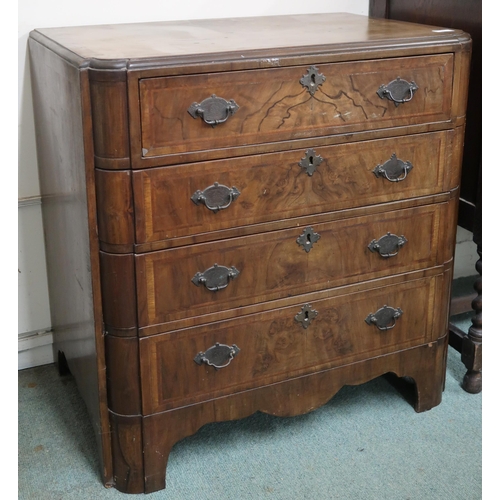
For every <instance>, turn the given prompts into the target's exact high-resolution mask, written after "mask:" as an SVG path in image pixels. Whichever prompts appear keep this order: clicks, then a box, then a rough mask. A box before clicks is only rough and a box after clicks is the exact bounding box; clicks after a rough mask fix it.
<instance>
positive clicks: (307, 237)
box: [306, 233, 312, 245]
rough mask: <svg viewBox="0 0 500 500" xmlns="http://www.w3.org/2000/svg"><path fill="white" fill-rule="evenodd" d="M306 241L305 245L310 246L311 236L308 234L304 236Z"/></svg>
mask: <svg viewBox="0 0 500 500" xmlns="http://www.w3.org/2000/svg"><path fill="white" fill-rule="evenodd" d="M306 239H307V241H306V245H311V244H312V243H311V235H310V234H309V233H307V234H306Z"/></svg>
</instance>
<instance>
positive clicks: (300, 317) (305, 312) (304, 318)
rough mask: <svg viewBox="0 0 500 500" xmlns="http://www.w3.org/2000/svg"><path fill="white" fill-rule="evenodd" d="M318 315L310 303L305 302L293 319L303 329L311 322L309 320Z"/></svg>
mask: <svg viewBox="0 0 500 500" xmlns="http://www.w3.org/2000/svg"><path fill="white" fill-rule="evenodd" d="M317 315H318V311H315V310H314V309H313V308H312V307H311V306H310V304H305V305H303V306H302V309H301V310H300V312H299V313H297V314H296V315H295V321H297V323H300V324H301V325H302V326H303V327H304V329H307V328H308V327H309V325H310V324H311V321H312V320H313V319H314V318H315V317H316V316H317Z"/></svg>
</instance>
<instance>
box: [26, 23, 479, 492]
mask: <svg viewBox="0 0 500 500" xmlns="http://www.w3.org/2000/svg"><path fill="white" fill-rule="evenodd" d="M29 43H30V54H31V70H32V78H33V92H34V102H35V112H36V113H35V114H36V128H37V143H38V151H39V163H40V176H41V177H40V182H41V186H42V190H43V199H44V205H43V206H44V225H45V234H46V241H47V258H48V271H49V282H50V290H51V307H52V320H53V324H54V327H55V342H56V349H57V350H58V351H59V352H60V359H61V363H62V362H66V363H67V364H68V366H69V368H70V370H71V372H72V373H73V375H74V376H75V378H76V380H77V383H78V385H79V387H80V389H81V392H82V394H83V396H84V398H85V400H86V402H87V404H88V407H89V411H90V414H91V416H92V419H93V422H94V425H95V429H96V433H97V435H98V440H99V444H100V454H101V459H102V471H103V479H104V482H105V483H106V484H107V485H113V486H115V487H116V488H118V489H119V490H121V491H125V492H142V491H146V492H151V491H155V490H158V489H161V488H163V487H164V484H165V470H166V464H167V458H168V454H169V451H170V449H171V447H172V446H173V445H174V444H175V443H176V442H177V441H178V440H180V439H182V438H183V437H185V436H188V435H191V434H193V433H195V432H196V431H197V429H199V428H200V427H201V426H202V425H204V424H206V423H208V422H213V421H222V420H228V419H236V418H241V417H244V416H246V415H249V414H251V413H253V412H255V411H258V410H260V411H264V412H268V413H272V414H274V415H282V416H289V415H296V414H300V413H304V412H308V411H311V410H312V409H314V408H317V407H318V406H320V405H322V404H324V403H325V402H326V401H328V400H329V399H330V398H331V397H332V396H333V395H334V394H335V393H336V392H337V391H338V390H339V389H340V388H341V387H342V386H343V385H345V384H351V385H352V384H361V383H363V382H366V381H368V380H371V379H373V378H375V377H378V376H380V375H382V374H384V373H388V372H392V373H395V374H396V375H398V376H400V377H402V376H405V377H411V378H412V379H413V380H414V381H415V386H416V391H415V394H416V400H415V409H416V411H418V412H420V411H424V410H428V409H430V408H432V407H434V406H435V405H437V404H439V402H440V401H441V393H442V390H443V384H444V375H445V364H446V350H447V345H448V344H447V339H448V331H447V323H448V303H449V295H450V282H451V275H452V265H453V251H454V243H455V228H456V218H457V205H458V189H459V179H460V166H461V156H462V142H463V133H464V121H465V104H466V101H465V97H466V91H467V84H468V75H469V59H470V39H469V36H468V35H466V34H465V33H463V32H461V31H458V30H435V29H432V28H429V27H427V26H420V25H412V24H406V23H399V22H394V21H385V20H373V19H368V18H365V17H362V16H354V15H348V14H322V15H309V16H288V17H268V18H249V19H231V20H227V19H223V20H209V21H192V22H169V23H153V24H143V25H116V26H95V27H91V26H87V27H78V28H60V29H58V28H54V29H42V30H36V31H34V32H32V33H31V35H30V42H29Z"/></svg>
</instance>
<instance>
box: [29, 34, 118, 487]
mask: <svg viewBox="0 0 500 500" xmlns="http://www.w3.org/2000/svg"><path fill="white" fill-rule="evenodd" d="M29 51H30V67H31V77H32V80H31V81H32V91H33V103H34V117H35V126H36V143H37V157H38V167H39V171H40V191H41V195H42V215H43V226H44V237H45V253H46V259H47V278H48V285H49V300H50V314H51V325H52V328H53V332H54V350H55V352H56V353H58V352H62V353H64V357H65V359H66V362H67V364H68V367H69V369H70V371H71V373H72V374H73V376H74V377H75V380H76V382H77V385H78V389H79V391H80V394H81V395H82V398H83V400H84V401H85V404H86V406H87V409H88V412H89V415H90V419H91V423H92V428H93V430H94V432H95V434H96V441H97V449H98V455H99V462H100V472H101V477H102V480H103V482H104V483H105V484H107V485H110V484H111V483H112V474H113V464H112V456H111V433H110V430H109V420H108V412H107V394H106V379H105V359H104V339H103V331H102V304H101V295H100V277H99V258H98V240H97V215H96V199H95V186H94V177H93V171H92V170H93V165H92V157H93V144H92V136H91V128H90V120H89V118H90V114H89V113H86V112H85V109H88V107H89V100H90V90H89V83H88V75H87V74H86V73H85V72H83V73H81V72H79V71H78V70H77V69H76V68H75V67H73V66H71V65H70V64H68V63H67V62H66V61H64V60H63V59H61V58H59V57H57V56H56V55H55V54H54V53H53V52H52V51H50V50H47V49H46V48H45V47H44V46H42V45H41V44H39V43H38V42H36V41H34V40H29Z"/></svg>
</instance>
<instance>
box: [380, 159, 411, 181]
mask: <svg viewBox="0 0 500 500" xmlns="http://www.w3.org/2000/svg"><path fill="white" fill-rule="evenodd" d="M412 168H413V165H412V164H411V163H410V162H409V161H403V160H399V159H398V158H397V156H396V153H393V154H392V156H391V157H390V158H389V159H388V160H387V161H386V162H385V163H384V164H382V165H377V166H376V167H375V168H374V169H373V173H374V174H375V177H383V178H385V179H387V180H388V181H391V182H400V181H404V180H405V179H406V176H407V175H408V172H409V171H410V170H411V169H412Z"/></svg>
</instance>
